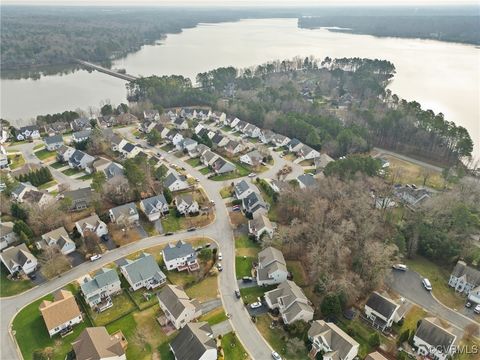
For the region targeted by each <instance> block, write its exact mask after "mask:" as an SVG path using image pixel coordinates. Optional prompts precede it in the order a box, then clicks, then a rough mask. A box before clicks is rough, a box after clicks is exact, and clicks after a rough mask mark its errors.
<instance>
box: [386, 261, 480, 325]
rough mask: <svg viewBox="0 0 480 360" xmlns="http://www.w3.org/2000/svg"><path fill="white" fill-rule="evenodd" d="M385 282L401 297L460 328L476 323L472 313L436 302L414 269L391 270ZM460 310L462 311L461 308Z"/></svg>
mask: <svg viewBox="0 0 480 360" xmlns="http://www.w3.org/2000/svg"><path fill="white" fill-rule="evenodd" d="M386 282H387V283H388V284H389V285H390V286H391V288H392V289H393V290H395V291H396V292H397V293H399V294H400V295H401V296H402V297H404V298H406V299H408V300H410V301H411V302H413V303H415V304H417V305H419V306H421V307H423V308H424V309H425V310H427V311H428V312H430V313H432V314H433V315H435V316H439V317H441V318H443V319H445V320H447V321H448V322H450V323H451V324H452V325H454V326H455V327H457V328H459V329H461V330H463V329H464V328H465V327H466V326H467V325H470V324H476V325H478V322H476V321H475V320H474V319H472V317H473V316H474V315H473V314H469V315H470V316H468V317H467V316H465V315H463V314H461V313H459V312H458V311H455V310H452V309H450V308H448V307H446V306H445V305H443V304H441V303H440V302H438V301H437V300H436V299H435V298H434V297H433V296H432V294H431V293H430V292H429V291H427V290H425V289H424V287H423V285H422V278H421V276H420V275H418V274H417V273H416V272H414V271H411V270H408V271H405V272H403V271H395V270H392V273H391V276H387V279H386ZM461 310H462V311H463V309H461Z"/></svg>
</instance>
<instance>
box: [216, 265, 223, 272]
mask: <svg viewBox="0 0 480 360" xmlns="http://www.w3.org/2000/svg"><path fill="white" fill-rule="evenodd" d="M217 269H218V271H223V266H222V264H220V263H217Z"/></svg>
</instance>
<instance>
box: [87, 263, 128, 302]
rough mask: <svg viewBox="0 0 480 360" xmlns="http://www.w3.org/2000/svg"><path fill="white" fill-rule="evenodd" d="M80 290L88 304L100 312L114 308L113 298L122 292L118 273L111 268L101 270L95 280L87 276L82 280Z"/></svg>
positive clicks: (94, 276) (94, 277) (96, 274)
mask: <svg viewBox="0 0 480 360" xmlns="http://www.w3.org/2000/svg"><path fill="white" fill-rule="evenodd" d="M80 289H81V291H82V294H83V297H84V298H85V301H86V302H87V304H88V305H89V306H90V307H91V308H94V309H97V310H98V311H103V310H106V309H108V308H110V307H112V305H113V303H112V298H111V296H113V295H116V294H118V293H120V292H121V291H122V288H121V285H120V278H119V277H118V274H117V272H116V271H115V269H109V268H101V269H100V270H98V271H97V272H96V273H95V274H94V275H93V278H92V277H90V276H89V275H87V276H85V277H84V278H83V279H81V280H80Z"/></svg>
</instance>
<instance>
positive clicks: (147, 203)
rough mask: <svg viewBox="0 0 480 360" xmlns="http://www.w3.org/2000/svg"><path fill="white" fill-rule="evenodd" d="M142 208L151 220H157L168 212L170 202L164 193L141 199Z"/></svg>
mask: <svg viewBox="0 0 480 360" xmlns="http://www.w3.org/2000/svg"><path fill="white" fill-rule="evenodd" d="M140 210H142V211H143V213H144V214H145V215H146V216H147V217H148V220H150V221H156V220H158V219H160V217H161V216H163V215H165V214H167V213H168V211H169V210H168V203H167V200H166V199H165V196H164V195H163V194H161V195H157V196H152V197H149V198H147V199H143V200H142V201H140Z"/></svg>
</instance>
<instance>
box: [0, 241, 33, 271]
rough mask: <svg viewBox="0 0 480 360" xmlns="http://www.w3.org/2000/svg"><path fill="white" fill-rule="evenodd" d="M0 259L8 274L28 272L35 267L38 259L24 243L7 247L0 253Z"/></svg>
mask: <svg viewBox="0 0 480 360" xmlns="http://www.w3.org/2000/svg"><path fill="white" fill-rule="evenodd" d="M0 260H1V261H2V263H3V265H5V267H6V268H7V270H8V272H9V273H10V274H12V275H13V274H17V273H22V272H23V273H25V274H30V273H32V272H34V271H35V270H36V269H37V265H38V261H37V258H36V257H35V256H33V255H32V253H31V252H30V250H28V248H27V245H25V243H23V244H20V245H17V246H12V247H9V248H7V249H5V250H3V251H2V252H1V253H0Z"/></svg>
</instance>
